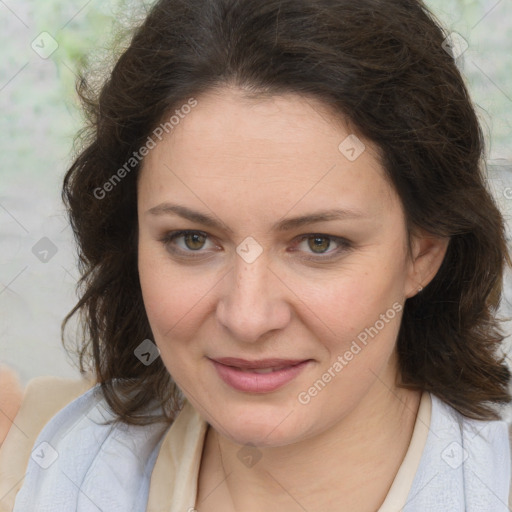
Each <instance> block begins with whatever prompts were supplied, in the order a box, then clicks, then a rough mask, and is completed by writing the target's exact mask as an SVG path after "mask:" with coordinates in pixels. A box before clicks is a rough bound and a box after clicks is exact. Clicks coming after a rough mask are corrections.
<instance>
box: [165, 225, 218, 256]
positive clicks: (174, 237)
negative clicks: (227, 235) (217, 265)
mask: <svg viewBox="0 0 512 512" xmlns="http://www.w3.org/2000/svg"><path fill="white" fill-rule="evenodd" d="M207 241H208V235H207V234H206V233H203V232H201V231H173V232H171V233H167V235H165V237H164V238H163V239H162V240H161V242H162V243H163V244H164V246H165V248H166V249H167V250H168V251H169V252H171V253H173V254H176V255H178V256H180V255H183V256H186V257H192V258H194V257H196V255H194V254H191V253H194V252H195V253H201V254H202V253H204V252H206V251H202V250H201V249H203V248H204V247H205V244H206V242H207ZM179 242H181V243H179ZM210 243H211V242H210ZM212 245H213V244H212ZM214 247H216V246H214ZM197 256H199V254H198V255H197Z"/></svg>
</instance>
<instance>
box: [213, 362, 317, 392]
mask: <svg viewBox="0 0 512 512" xmlns="http://www.w3.org/2000/svg"><path fill="white" fill-rule="evenodd" d="M210 361H211V362H212V363H213V365H214V367H215V369H216V370H217V373H218V375H219V377H220V378H221V379H222V380H223V381H224V382H225V383H226V384H228V385H229V386H230V387H231V388H234V389H236V390H237V391H243V392H247V393H269V392H272V391H276V390H277V389H279V388H281V387H283V386H284V385H286V384H288V383H289V382H290V381H292V380H293V379H294V378H295V377H297V375H299V373H301V372H302V371H303V370H304V369H305V368H306V366H308V365H309V364H310V363H311V362H312V359H305V360H304V359H299V360H297V359H294V360H291V359H260V360H257V361H248V360H245V359H238V358H231V357H226V358H219V359H210Z"/></svg>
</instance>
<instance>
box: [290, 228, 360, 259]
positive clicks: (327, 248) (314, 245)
mask: <svg viewBox="0 0 512 512" xmlns="http://www.w3.org/2000/svg"><path fill="white" fill-rule="evenodd" d="M331 247H332V248H331ZM352 247H353V246H352V244H351V243H350V242H349V241H348V240H346V239H345V238H340V237H338V236H330V235H323V234H310V235H303V236H301V237H300V239H299V244H298V245H297V246H296V248H295V249H293V250H294V251H297V250H298V251H299V252H305V253H307V254H309V255H310V256H305V257H304V259H309V260H316V261H322V260H323V261H327V260H330V259H334V258H338V257H341V256H342V255H343V253H346V252H347V251H349V250H350V249H352ZM311 255H312V256H311Z"/></svg>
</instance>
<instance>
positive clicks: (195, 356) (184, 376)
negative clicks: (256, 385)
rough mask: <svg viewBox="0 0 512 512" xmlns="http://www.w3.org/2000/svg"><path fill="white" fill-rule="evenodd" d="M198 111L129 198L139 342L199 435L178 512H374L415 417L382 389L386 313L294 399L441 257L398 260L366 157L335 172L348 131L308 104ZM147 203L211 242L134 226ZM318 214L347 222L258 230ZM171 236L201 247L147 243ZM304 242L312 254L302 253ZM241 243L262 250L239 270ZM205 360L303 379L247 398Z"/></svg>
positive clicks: (400, 395)
mask: <svg viewBox="0 0 512 512" xmlns="http://www.w3.org/2000/svg"><path fill="white" fill-rule="evenodd" d="M197 100H198V105H197V106H196V107H194V108H193V109H192V111H191V112H190V113H189V114H188V115H187V116H185V118H184V119H182V120H181V122H180V124H179V125H177V126H176V127H175V128H174V129H173V131H172V132H170V133H169V134H167V135H166V136H165V137H164V138H163V140H162V141H161V142H159V143H158V144H157V146H156V147H155V148H154V149H153V150H152V151H151V152H150V153H149V154H148V156H147V157H146V158H145V161H144V166H143V170H142V172H141V174H140V176H139V183H138V220H139V274H140V283H141V287H142V292H143V297H144V302H145V307H146V310H147V314H148V318H149V321H150V324H151V328H152V331H153V334H154V337H155V343H156V344H157V346H158V347H159V349H160V352H161V357H162V360H163V362H164V364H165V365H166V367H167V369H168V370H169V372H170V373H171V375H172V376H173V378H174V380H175V381H176V382H177V384H178V385H179V386H180V388H181V389H182V390H183V392H184V394H185V395H186V396H187V398H188V400H189V401H190V402H191V403H192V405H193V406H194V407H195V408H196V409H197V410H198V411H199V413H200V414H201V415H202V416H203V417H204V419H205V420H206V421H207V422H208V423H209V425H210V426H211V428H209V429H208V432H207V436H206V440H205V446H204V451H203V457H202V461H201V468H200V474H199V489H198V495H197V503H196V504H195V507H196V509H197V510H199V511H216V510H223V511H226V510H243V511H244V512H252V511H261V510H280V512H288V511H298V510H303V509H306V510H308V511H309V512H316V511H321V510H337V511H338V512H339V511H349V510H352V511H353V510H358V511H363V512H364V511H368V512H370V511H375V510H376V509H377V508H378V507H379V506H380V504H381V503H382V501H383V500H384V498H385V496H386V494H387V492H388V490H389V487H390V485H391V483H392V481H393V478H394V476H395V474H396V472H397V470H398V468H399V466H400V464H401V462H402V460H403V457H404V455H405V453H406V451H407V447H408V444H409V441H410V438H411V435H412V431H413V427H414V422H415V418H416V414H417V410H418V407H419V400H420V394H419V393H418V392H413V391H409V390H404V389H399V388H398V387H397V386H396V383H395V381H396V376H397V373H398V367H397V360H396V354H395V345H396V338H397V334H398V330H399V326H400V320H401V314H402V313H399V314H397V315H396V316H395V317H394V319H392V320H389V321H388V322H386V324H385V327H384V328H383V329H381V330H380V331H379V332H378V335H376V336H375V337H373V338H372V339H371V340H370V342H369V343H368V344H367V346H365V347H364V349H363V350H361V352H360V353H358V354H357V355H355V356H354V357H353V359H352V360H351V361H350V362H349V363H348V364H347V365H346V366H345V367H344V368H343V370H342V371H341V372H339V373H338V374H336V376H335V377H334V378H332V380H331V381H330V382H329V383H328V385H327V386H325V388H324V389H323V390H321V392H319V393H318V394H317V395H316V396H315V397H314V398H312V399H311V400H310V402H309V403H307V404H301V403H300V402H299V401H298V399H297V397H298V395H299V393H300V392H303V391H307V390H308V389H309V388H310V387H311V386H312V384H313V383H314V382H315V381H316V380H317V379H319V378H321V376H322V374H323V373H324V372H326V371H327V369H328V368H329V367H332V365H333V363H334V362H335V361H336V359H337V357H338V356H339V355H343V354H345V352H346V351H347V350H348V349H349V348H350V345H351V343H352V341H353V340H354V339H356V337H357V335H358V334H359V333H361V332H363V331H364V329H365V328H367V327H370V326H373V325H375V323H376V321H377V320H379V318H381V317H380V315H382V314H385V313H386V311H387V310H389V309H390V308H392V305H393V304H397V303H398V304H400V305H402V306H403V304H404V302H405V300H406V299H407V298H408V297H411V296H413V295H414V294H416V293H417V291H418V287H419V286H426V285H427V284H428V282H429V281H430V280H431V279H432V278H433V277H434V275H435V273H436V272H437V270H438V268H439V266H440V265H441V263H442V259H443V257H444V254H445V251H446V247H447V241H446V240H442V239H437V238H433V237H430V236H428V235H427V234H426V233H418V234H417V235H416V236H415V237H414V238H413V239H412V251H411V253H409V252H408V250H407V231H406V223H405V217H404V212H403V210H402V206H401V202H400V199H399V197H398V196H397V195H396V193H395V191H394V189H393V188H392V187H391V185H390V184H389V182H388V181H387V179H386V178H385V174H384V170H383V168H382V166H381V164H380V162H379V159H378V152H377V150H376V148H374V147H373V145H372V144H371V143H370V142H369V141H366V140H364V139H361V140H363V142H364V143H365V146H366V150H365V151H364V152H363V153H362V154H361V155H360V156H359V157H358V158H357V159H356V160H355V161H350V160H349V159H347V158H346V157H345V155H344V154H342V153H341V152H340V150H339V149H338V146H339V144H340V143H341V142H342V141H343V140H344V139H345V138H346V137H347V136H348V135H350V134H352V133H353V132H352V131H351V130H350V128H349V126H348V124H346V123H345V122H344V121H343V120H342V119H341V118H340V117H339V116H338V117H335V116H334V114H333V113H331V112H330V111H329V110H328V109H327V107H326V106H324V105H323V104H322V103H320V102H318V101H317V100H315V99H312V98H305V97H301V96H298V95H295V94H286V95H282V96H274V97H271V98H263V99H262V98H259V99H249V98H246V97H245V96H244V92H243V91H242V90H240V89H237V88H234V87H224V88H221V89H219V90H216V91H211V92H209V93H208V94H205V95H202V96H201V97H199V98H197ZM162 203H174V204H179V205H182V206H186V207H188V208H190V209H193V210H196V211H199V212H201V213H203V214H207V215H210V216H212V217H214V218H215V219H217V220H218V221H219V222H221V226H220V227H210V226H207V225H205V224H203V223H201V222H196V221H191V220H186V219H184V218H182V217H180V216H178V215H175V214H172V213H165V212H162V211H160V212H159V213H152V212H150V211H149V210H151V209H154V208H155V207H157V206H158V205H161V204H162ZM334 208H342V209H347V210H357V211H358V212H360V214H361V215H360V217H357V218H355V217H346V218H343V219H341V220H330V221H322V222H316V223H314V224H308V225H304V226H300V227H296V228H292V229H289V230H287V231H284V232H278V231H275V230H273V229H272V226H273V224H274V223H276V222H277V221H280V220H283V219H285V218H286V219H287V218H291V217H297V216H302V215H306V214H311V213H315V212H318V211H320V210H324V209H334ZM185 229H188V230H197V231H199V232H200V233H205V234H206V235H207V237H206V238H199V240H195V241H194V240H193V239H192V240H187V239H186V238H184V237H183V236H182V237H181V238H178V239H175V240H174V241H173V242H172V241H171V242H169V241H167V243H166V242H163V241H162V239H164V237H165V236H166V235H167V234H169V233H172V232H173V231H179V230H185ZM318 234H321V235H322V236H324V237H327V239H322V240H321V242H322V243H321V244H320V245H321V246H320V247H319V248H315V245H314V243H313V241H314V236H311V235H318ZM305 235H309V239H308V238H302V237H304V236H305ZM249 236H250V237H253V238H254V239H255V240H256V241H257V242H258V244H259V246H260V247H261V249H262V253H261V254H260V255H259V256H258V257H257V258H256V259H255V261H253V262H251V263H248V262H246V261H244V259H243V258H242V257H240V256H239V254H238V253H237V252H236V249H237V246H239V244H241V243H242V242H243V241H244V240H245V239H246V237H249ZM335 237H340V238H343V239H346V240H348V241H349V243H350V246H349V248H347V247H346V246H344V245H342V244H339V243H338V242H337V241H336V238H335ZM173 248H174V250H176V251H180V250H181V252H180V255H178V254H176V253H173V252H172V249H173ZM326 255H327V257H329V256H331V259H327V257H326ZM194 256H195V259H194V258H193V257H194ZM308 258H310V259H308ZM322 258H324V259H322ZM212 357H239V358H244V359H249V360H254V359H263V358H271V357H277V358H288V359H290V358H292V359H311V360H312V362H310V363H309V365H308V366H307V367H306V368H305V369H304V370H303V371H302V372H301V373H300V374H299V375H298V376H297V377H296V378H295V379H294V380H292V381H291V382H289V383H288V384H286V385H285V386H284V387H282V388H280V389H278V390H276V391H274V392H270V393H263V394H254V393H245V392H241V391H237V390H234V389H232V388H231V387H229V386H228V385H226V384H225V383H224V382H223V381H222V380H221V379H220V377H219V376H218V374H217V372H216V370H215V368H214V366H213V364H212V363H211V361H210V360H209V359H208V358H212ZM247 443H251V444H252V445H254V446H255V447H256V448H254V449H253V450H255V452H254V453H256V452H257V454H258V456H260V455H261V458H260V460H259V461H258V462H257V464H255V465H253V466H252V467H247V466H246V465H244V464H243V463H242V462H241V461H240V459H239V458H238V456H237V454H238V451H239V450H240V449H241V448H242V447H243V446H244V445H246V444H247ZM226 474H228V475H229V477H228V478H226V477H225V475H226ZM299 504H300V505H299ZM191 505H194V504H191ZM301 507H302V508H301Z"/></svg>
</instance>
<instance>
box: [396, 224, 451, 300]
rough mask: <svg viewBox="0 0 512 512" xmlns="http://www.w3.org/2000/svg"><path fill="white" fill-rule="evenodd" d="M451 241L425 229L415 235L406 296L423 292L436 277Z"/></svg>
mask: <svg viewBox="0 0 512 512" xmlns="http://www.w3.org/2000/svg"><path fill="white" fill-rule="evenodd" d="M449 243H450V238H449V237H439V236H434V235H431V234H429V233H427V232H425V231H423V232H422V233H421V234H416V235H415V236H414V239H413V242H412V254H411V260H410V268H409V275H408V278H407V284H406V294H405V297H406V298H410V297H413V296H414V295H416V294H417V293H419V292H421V291H422V290H423V289H424V288H425V287H426V286H427V285H428V284H429V283H430V281H432V279H434V277H435V275H436V274H437V272H438V270H439V268H440V267H441V264H442V263H443V260H444V257H445V255H446V251H447V249H448V245H449Z"/></svg>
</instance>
